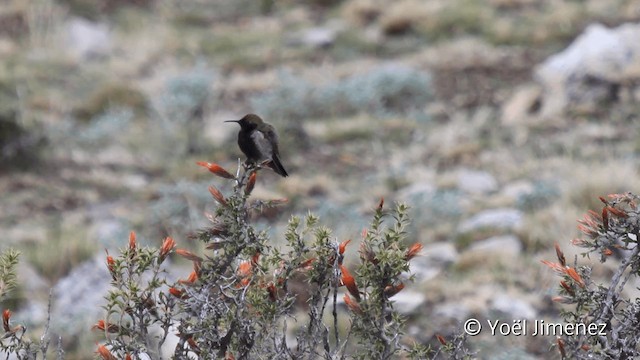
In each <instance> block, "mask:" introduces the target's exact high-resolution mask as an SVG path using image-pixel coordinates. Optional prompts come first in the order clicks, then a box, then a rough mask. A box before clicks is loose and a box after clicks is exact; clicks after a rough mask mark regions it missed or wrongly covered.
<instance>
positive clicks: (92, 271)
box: [51, 254, 111, 336]
mask: <svg viewBox="0 0 640 360" xmlns="http://www.w3.org/2000/svg"><path fill="white" fill-rule="evenodd" d="M110 283H111V276H110V275H109V271H108V270H107V267H106V265H105V257H104V254H99V255H96V256H95V257H94V258H93V259H91V260H88V261H86V262H84V263H82V264H81V265H79V266H77V267H76V268H75V269H73V271H71V273H69V275H67V276H66V277H65V278H63V279H61V280H60V281H58V283H57V284H56V285H55V286H54V288H53V305H52V309H51V313H52V314H51V318H52V319H56V323H55V324H56V326H57V327H58V329H57V330H59V331H62V329H65V330H64V331H65V333H64V335H66V336H70V335H79V334H80V333H82V332H85V331H86V329H88V328H90V327H91V324H93V323H95V322H96V319H101V318H103V317H104V309H103V308H102V306H103V305H104V304H105V302H106V300H105V299H104V296H105V295H106V294H107V291H108V290H109V288H110ZM69 331H73V332H75V333H74V334H69V333H68V332H69Z"/></svg>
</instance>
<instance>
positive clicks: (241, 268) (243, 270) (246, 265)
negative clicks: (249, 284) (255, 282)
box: [238, 261, 252, 278]
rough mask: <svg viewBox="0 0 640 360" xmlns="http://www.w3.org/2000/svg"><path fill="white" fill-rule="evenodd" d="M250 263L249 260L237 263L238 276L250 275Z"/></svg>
mask: <svg viewBox="0 0 640 360" xmlns="http://www.w3.org/2000/svg"><path fill="white" fill-rule="evenodd" d="M251 267H252V266H251V263H250V262H249V261H243V262H241V263H240V264H239V265H238V276H239V277H241V278H246V277H249V276H251Z"/></svg>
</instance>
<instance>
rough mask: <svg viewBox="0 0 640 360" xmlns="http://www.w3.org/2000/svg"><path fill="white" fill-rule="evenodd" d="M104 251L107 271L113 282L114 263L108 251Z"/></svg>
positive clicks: (114, 276)
mask: <svg viewBox="0 0 640 360" xmlns="http://www.w3.org/2000/svg"><path fill="white" fill-rule="evenodd" d="M105 251H106V253H107V269H109V273H110V274H111V278H112V279H113V280H115V279H116V261H115V260H114V259H113V257H112V256H111V255H109V251H107V250H105Z"/></svg>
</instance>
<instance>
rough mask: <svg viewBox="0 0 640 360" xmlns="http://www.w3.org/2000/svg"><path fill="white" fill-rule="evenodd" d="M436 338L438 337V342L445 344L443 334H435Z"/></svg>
mask: <svg viewBox="0 0 640 360" xmlns="http://www.w3.org/2000/svg"><path fill="white" fill-rule="evenodd" d="M436 339H438V342H440V344H442V345H445V346H446V345H447V340H445V338H444V336H442V335H440V334H436Z"/></svg>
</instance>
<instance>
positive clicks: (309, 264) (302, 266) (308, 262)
mask: <svg viewBox="0 0 640 360" xmlns="http://www.w3.org/2000/svg"><path fill="white" fill-rule="evenodd" d="M314 261H316V258H314V257H312V258H309V259H307V260H305V261H303V262H301V263H300V266H298V269H300V270H311V269H312V268H313V265H312V264H313V262H314Z"/></svg>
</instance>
